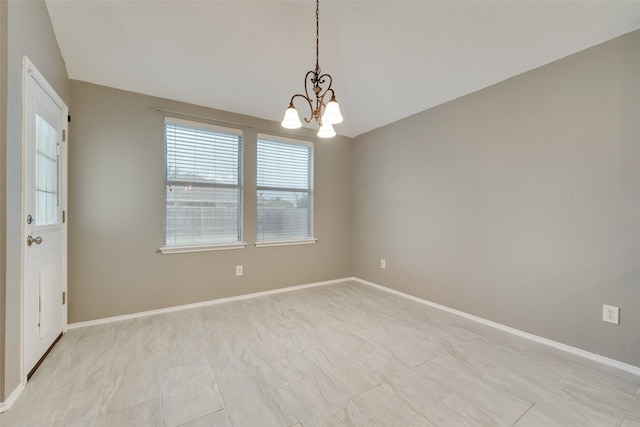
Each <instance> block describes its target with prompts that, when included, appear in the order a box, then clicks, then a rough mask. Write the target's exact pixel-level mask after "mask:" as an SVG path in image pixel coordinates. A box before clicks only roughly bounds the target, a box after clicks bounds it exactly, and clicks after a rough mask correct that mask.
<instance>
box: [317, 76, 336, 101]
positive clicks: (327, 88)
mask: <svg viewBox="0 0 640 427" xmlns="http://www.w3.org/2000/svg"><path fill="white" fill-rule="evenodd" d="M325 79H326V80H325ZM327 80H328V81H329V85H328V86H327V87H326V88H324V89H323V91H322V95H319V94H318V96H320V97H322V98H324V95H325V94H326V93H327V92H329V91H331V92H332V93H333V89H332V88H331V85H332V84H333V78H332V77H331V74H323V75H321V76H320V77H318V84H319V85H320V84H324V83H325V81H327Z"/></svg>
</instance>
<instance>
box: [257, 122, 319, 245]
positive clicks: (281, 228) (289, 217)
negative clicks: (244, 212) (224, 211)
mask: <svg viewBox="0 0 640 427" xmlns="http://www.w3.org/2000/svg"><path fill="white" fill-rule="evenodd" d="M257 148H258V151H257V225H256V228H257V241H258V242H264V241H279V240H292V239H304V238H312V237H313V191H312V190H313V148H312V147H311V146H310V145H307V144H306V143H304V142H285V141H281V140H276V139H273V138H270V137H269V136H264V135H258V146H257Z"/></svg>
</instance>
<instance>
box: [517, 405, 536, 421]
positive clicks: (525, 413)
mask: <svg viewBox="0 0 640 427" xmlns="http://www.w3.org/2000/svg"><path fill="white" fill-rule="evenodd" d="M534 406H536V402H533V403H532V404H531V406H529V409H527V410H526V411H524V412H523V413H522V415H520V416H519V417H518V419H517V420H515V422H514V423H513V424H512V425H513V426H515V425H516V424H518V423H519V422H520V420H521V419H522V418H523V417H524V416H525V415H527V413H529V411H530V410H531V409H532V408H533V407H534Z"/></svg>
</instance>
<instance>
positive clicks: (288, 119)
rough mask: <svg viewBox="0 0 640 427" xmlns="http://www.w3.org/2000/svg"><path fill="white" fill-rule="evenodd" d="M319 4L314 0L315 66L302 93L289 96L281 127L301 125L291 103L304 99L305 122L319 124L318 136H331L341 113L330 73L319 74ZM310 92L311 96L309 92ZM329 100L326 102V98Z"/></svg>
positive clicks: (333, 134) (339, 121)
mask: <svg viewBox="0 0 640 427" xmlns="http://www.w3.org/2000/svg"><path fill="white" fill-rule="evenodd" d="M319 45H320V4H319V0H316V68H315V69H314V70H311V71H309V72H307V75H306V76H305V78H304V92H305V93H304V95H303V94H301V93H297V94H295V95H293V96H292V97H291V101H290V102H289V107H288V108H287V110H286V111H285V113H284V119H283V120H282V127H284V128H287V129H298V128H299V127H301V126H302V122H301V121H300V116H299V115H298V110H296V107H295V106H294V104H293V101H294V100H295V99H296V98H302V99H304V100H305V101H306V102H307V104H308V105H309V112H310V114H309V117H305V119H304V121H305V122H306V123H311V122H312V121H314V120H315V121H316V123H318V125H319V126H320V129H318V137H320V138H331V137H332V136H335V135H336V132H335V130H334V129H333V125H334V124H338V123H341V122H342V114H341V113H340V105H338V101H336V94H335V92H334V91H333V89H332V88H331V85H332V83H333V79H332V78H331V75H330V74H321V71H320V63H319V56H320V48H319ZM310 90H311V92H312V94H311V96H310V95H309V92H310ZM327 99H328V100H329V101H328V102H326V100H327Z"/></svg>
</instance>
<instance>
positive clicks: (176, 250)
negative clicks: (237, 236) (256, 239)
mask: <svg viewBox="0 0 640 427" xmlns="http://www.w3.org/2000/svg"><path fill="white" fill-rule="evenodd" d="M246 247H247V244H246V243H244V242H240V243H231V244H228V245H210V246H164V247H162V248H160V249H159V250H160V252H161V253H162V254H163V255H167V254H183V253H188V252H209V251H226V250H231V249H244V248H246Z"/></svg>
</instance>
